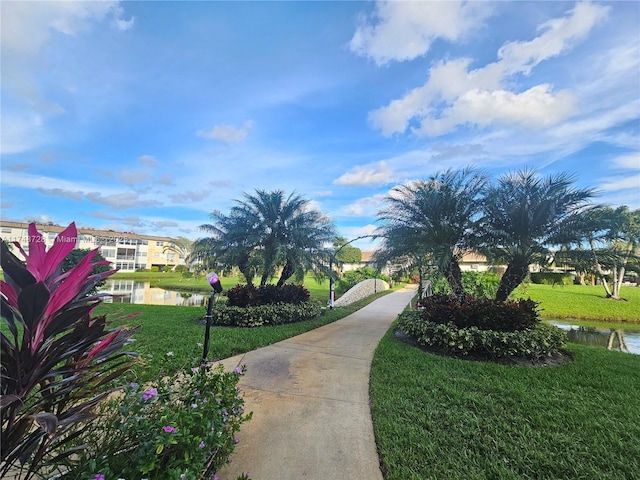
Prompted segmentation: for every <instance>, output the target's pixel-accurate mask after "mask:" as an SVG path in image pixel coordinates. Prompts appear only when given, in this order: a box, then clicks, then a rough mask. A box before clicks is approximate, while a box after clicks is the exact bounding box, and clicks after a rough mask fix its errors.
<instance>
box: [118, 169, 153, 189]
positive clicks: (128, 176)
mask: <svg viewBox="0 0 640 480" xmlns="http://www.w3.org/2000/svg"><path fill="white" fill-rule="evenodd" d="M149 176H150V173H149V172H147V171H145V170H127V169H124V170H122V171H120V172H119V173H118V179H119V180H120V181H121V182H122V183H124V184H125V185H129V186H133V185H136V184H138V183H142V182H145V181H147V180H148V179H149Z"/></svg>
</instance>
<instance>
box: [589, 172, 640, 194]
mask: <svg viewBox="0 0 640 480" xmlns="http://www.w3.org/2000/svg"><path fill="white" fill-rule="evenodd" d="M629 188H633V189H635V190H637V191H638V192H640V175H630V176H625V177H617V178H608V179H606V180H605V181H604V182H603V183H601V184H600V185H599V186H598V189H600V190H603V191H605V192H608V191H617V190H626V189H629Z"/></svg>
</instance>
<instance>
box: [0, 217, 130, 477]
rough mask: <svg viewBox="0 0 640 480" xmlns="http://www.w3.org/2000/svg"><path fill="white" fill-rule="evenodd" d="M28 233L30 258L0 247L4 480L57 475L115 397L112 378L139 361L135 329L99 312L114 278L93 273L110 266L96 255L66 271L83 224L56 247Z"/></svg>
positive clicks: (32, 229)
mask: <svg viewBox="0 0 640 480" xmlns="http://www.w3.org/2000/svg"><path fill="white" fill-rule="evenodd" d="M28 233H29V247H28V253H27V252H25V251H24V250H23V249H22V248H21V246H20V244H19V243H17V242H14V244H15V246H16V247H17V248H18V250H19V251H20V253H21V254H22V255H23V256H24V258H25V261H24V262H23V261H21V260H20V259H19V258H18V257H17V256H16V255H14V253H13V252H12V251H11V250H9V248H8V246H7V244H6V243H5V242H4V241H1V242H0V245H1V247H0V248H1V252H0V253H1V265H2V270H3V271H4V281H0V293H1V295H0V300H1V317H2V324H1V325H0V342H1V345H0V347H1V351H0V353H1V354H2V357H1V368H2V370H1V392H2V393H1V396H0V413H1V418H2V436H1V437H0V442H1V444H2V451H1V457H0V477H4V476H5V475H7V474H9V473H10V474H11V475H12V476H13V477H14V478H24V479H28V478H32V477H34V476H46V475H50V474H51V472H53V471H54V470H55V466H56V465H60V464H62V463H65V462H69V461H72V460H73V458H74V453H77V452H78V451H79V450H82V449H83V448H84V447H83V446H82V445H80V446H79V445H77V442H75V440H76V439H78V438H80V437H81V435H82V434H83V432H84V431H85V430H86V429H87V428H89V427H90V426H91V421H92V420H93V419H95V417H96V415H97V414H96V413H95V412H96V406H97V405H98V404H99V403H100V402H101V401H103V400H104V399H105V398H106V397H107V396H108V395H109V394H110V393H111V392H112V391H113V386H112V385H113V382H112V381H113V380H114V379H116V378H117V377H119V376H120V375H122V374H123V373H125V372H126V371H127V370H128V369H129V368H131V366H132V365H133V362H134V357H135V354H132V353H125V352H123V351H122V348H123V346H124V345H125V344H126V343H127V341H128V340H129V338H130V337H131V335H132V334H133V333H134V332H135V330H136V328H132V329H129V328H125V327H123V328H111V327H110V322H107V318H106V316H105V315H97V316H94V311H95V309H96V307H97V305H98V304H99V303H100V301H101V297H100V296H98V295H95V294H93V293H92V290H93V287H94V286H95V285H96V284H97V283H98V282H100V281H102V280H103V279H104V278H106V277H108V276H109V275H111V274H112V273H115V270H110V271H106V272H102V273H98V274H93V275H92V274H91V272H92V269H93V267H95V266H96V265H101V264H108V262H92V260H93V259H94V257H95V255H96V253H97V249H96V250H93V251H91V252H90V253H89V254H87V255H86V256H85V257H84V258H83V259H81V260H80V261H79V262H78V263H77V265H75V266H74V267H73V268H71V269H70V270H68V271H66V272H64V273H63V272H62V262H63V260H64V259H65V257H66V256H67V255H68V254H69V253H70V252H71V250H73V248H74V247H75V245H76V241H77V230H76V227H75V224H74V223H72V224H71V225H69V227H67V228H66V229H65V230H64V231H62V232H61V233H60V234H59V235H58V236H57V238H56V239H55V242H54V244H53V246H52V247H51V248H50V249H49V250H48V251H47V249H46V247H45V242H44V238H43V236H42V235H41V234H40V232H38V231H37V229H36V226H35V224H30V225H29V231H28ZM71 445H74V446H73V447H71Z"/></svg>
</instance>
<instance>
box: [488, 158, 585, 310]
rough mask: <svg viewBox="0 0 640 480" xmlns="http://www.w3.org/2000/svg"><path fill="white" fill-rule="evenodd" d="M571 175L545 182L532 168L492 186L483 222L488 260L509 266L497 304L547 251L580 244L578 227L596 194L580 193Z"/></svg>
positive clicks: (545, 255) (506, 175)
mask: <svg viewBox="0 0 640 480" xmlns="http://www.w3.org/2000/svg"><path fill="white" fill-rule="evenodd" d="M574 180H575V179H574V176H573V175H569V174H568V173H560V174H557V175H549V176H548V177H545V178H541V177H540V176H539V175H538V173H537V172H535V171H533V170H524V171H519V172H515V173H508V174H505V175H503V176H501V177H500V178H499V179H498V182H497V184H493V185H491V186H489V187H488V188H487V190H486V193H485V196H484V198H483V205H484V207H483V208H484V217H483V219H482V221H481V225H482V231H483V237H484V248H483V253H485V254H487V256H489V257H492V258H496V259H501V260H502V261H503V262H505V263H507V270H506V272H505V273H504V275H503V276H502V278H501V280H500V285H499V286H498V291H497V293H496V300H502V301H504V300H506V299H507V298H508V297H509V295H510V294H511V292H513V290H514V289H515V288H516V287H517V286H518V285H520V283H522V281H523V280H524V279H525V278H526V276H527V275H528V273H529V264H531V263H534V262H543V261H545V259H546V258H547V257H548V256H549V255H550V253H551V252H550V250H549V247H551V246H553V245H566V244H571V243H575V242H577V241H579V240H580V229H579V228H578V227H579V224H580V220H581V215H583V214H584V213H585V212H586V210H588V206H589V203H590V199H591V198H592V197H593V196H594V191H593V189H577V188H574V187H573V186H572V185H573V183H574Z"/></svg>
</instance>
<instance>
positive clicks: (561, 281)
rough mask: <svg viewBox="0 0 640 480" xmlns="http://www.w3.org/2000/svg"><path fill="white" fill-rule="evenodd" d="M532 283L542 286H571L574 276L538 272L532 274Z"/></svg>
mask: <svg viewBox="0 0 640 480" xmlns="http://www.w3.org/2000/svg"><path fill="white" fill-rule="evenodd" d="M530 278H531V283H537V284H541V285H571V284H572V283H573V275H571V274H569V273H561V272H536V273H531V274H530Z"/></svg>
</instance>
